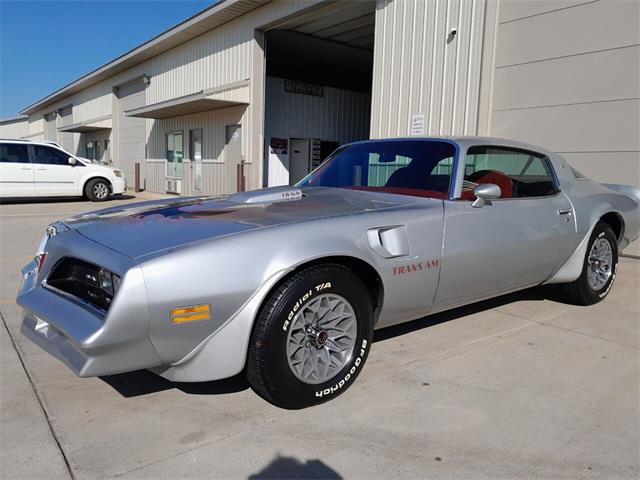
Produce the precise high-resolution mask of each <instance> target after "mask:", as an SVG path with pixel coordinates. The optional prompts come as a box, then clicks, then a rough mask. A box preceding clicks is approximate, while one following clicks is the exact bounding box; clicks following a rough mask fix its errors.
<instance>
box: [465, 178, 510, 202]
mask: <svg viewBox="0 0 640 480" xmlns="http://www.w3.org/2000/svg"><path fill="white" fill-rule="evenodd" d="M473 182H474V183H477V184H478V185H480V184H481V183H493V184H495V185H497V186H499V187H500V192H501V194H500V198H512V197H513V182H512V181H511V179H510V178H509V176H508V175H505V174H504V173H502V172H497V171H488V172H486V173H484V174H482V175H480V176H479V177H478V178H475V179H473ZM475 198H476V197H475V195H474V194H473V190H467V189H465V190H462V200H475Z"/></svg>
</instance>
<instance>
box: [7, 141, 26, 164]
mask: <svg viewBox="0 0 640 480" xmlns="http://www.w3.org/2000/svg"><path fill="white" fill-rule="evenodd" d="M0 163H29V149H28V147H27V145H24V144H21V143H3V144H0Z"/></svg>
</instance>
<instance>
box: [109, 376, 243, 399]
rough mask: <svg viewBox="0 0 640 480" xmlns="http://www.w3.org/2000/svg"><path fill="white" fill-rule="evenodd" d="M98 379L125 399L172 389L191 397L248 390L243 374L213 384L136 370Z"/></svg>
mask: <svg viewBox="0 0 640 480" xmlns="http://www.w3.org/2000/svg"><path fill="white" fill-rule="evenodd" d="M100 379H101V380H102V381H104V382H105V383H107V384H109V385H110V386H111V387H112V388H113V389H114V390H116V391H117V392H118V393H119V394H120V395H122V396H123V397H125V398H131V397H138V396H140V395H148V394H150V393H155V392H162V391H164V390H171V389H174V388H175V389H178V390H180V391H182V392H184V393H188V394H191V395H222V394H225V393H235V392H241V391H243V390H246V389H247V388H249V383H248V382H247V380H246V378H245V377H244V374H239V375H236V376H235V377H231V378H225V379H224V380H217V381H214V382H197V383H178V382H176V383H174V382H170V381H169V380H166V379H164V378H162V377H161V376H159V375H156V374H155V373H152V372H150V371H148V370H137V371H135V372H128V373H120V374H117V375H107V376H104V377H100Z"/></svg>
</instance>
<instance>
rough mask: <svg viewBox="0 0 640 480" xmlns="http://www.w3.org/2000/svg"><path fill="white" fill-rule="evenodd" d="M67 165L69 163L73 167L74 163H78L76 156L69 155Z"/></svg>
mask: <svg viewBox="0 0 640 480" xmlns="http://www.w3.org/2000/svg"><path fill="white" fill-rule="evenodd" d="M68 162H69V165H71V166H72V167H75V165H76V163H78V160H76V157H69V160H68Z"/></svg>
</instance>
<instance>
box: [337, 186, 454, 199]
mask: <svg viewBox="0 0 640 480" xmlns="http://www.w3.org/2000/svg"><path fill="white" fill-rule="evenodd" d="M349 188H351V189H353V190H364V191H367V192H381V193H395V194H397V195H410V196H412V197H424V198H441V199H446V198H448V196H447V194H446V193H445V192H438V191H437V190H423V189H421V188H402V187H349Z"/></svg>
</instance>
